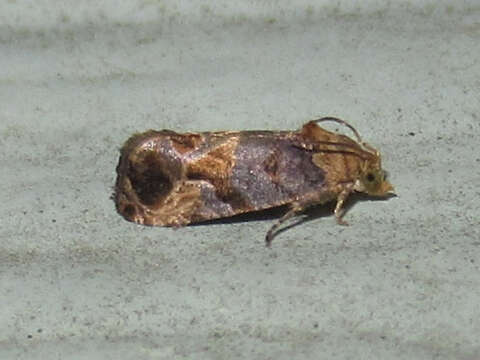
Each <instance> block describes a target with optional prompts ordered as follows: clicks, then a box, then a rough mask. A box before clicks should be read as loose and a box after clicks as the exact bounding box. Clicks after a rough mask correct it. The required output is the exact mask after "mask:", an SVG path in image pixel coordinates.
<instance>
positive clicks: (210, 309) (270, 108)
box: [0, 0, 480, 359]
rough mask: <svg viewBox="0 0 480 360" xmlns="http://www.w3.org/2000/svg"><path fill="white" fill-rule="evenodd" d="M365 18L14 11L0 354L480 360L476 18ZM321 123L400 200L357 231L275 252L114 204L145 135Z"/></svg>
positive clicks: (410, 13) (442, 12)
mask: <svg viewBox="0 0 480 360" xmlns="http://www.w3.org/2000/svg"><path fill="white" fill-rule="evenodd" d="M87 3H88V4H91V2H86V3H85V4H87ZM212 3H213V2H212ZM290 3H292V4H293V3H294V4H295V5H292V4H290ZM353 3H354V2H350V1H335V2H332V4H330V3H329V2H328V1H324V2H321V3H315V4H316V5H314V4H313V2H312V3H310V2H307V1H298V2H287V1H285V2H283V1H280V2H278V3H275V4H273V3H270V2H266V3H264V2H263V1H253V0H251V1H245V2H244V3H242V4H239V5H235V6H234V7H232V6H231V5H229V4H230V2H227V1H225V2H223V1H218V2H214V4H212V5H209V4H208V3H204V2H202V3H201V4H202V5H197V6H198V7H193V8H190V7H189V6H188V3H187V2H186V1H184V2H174V1H162V2H160V1H159V2H156V1H125V2H122V5H121V6H119V5H118V4H119V3H118V2H113V1H110V2H102V5H94V6H93V7H87V6H86V5H79V6H80V7H76V6H74V3H73V2H70V1H66V2H63V3H62V4H63V5H62V6H63V7H62V6H59V5H58V2H53V1H47V0H43V1H38V2H36V7H35V8H31V7H30V5H28V6H27V4H26V3H23V2H3V3H2V5H0V20H1V29H2V31H1V32H0V102H1V104H0V149H1V152H0V168H1V171H0V200H1V204H2V205H1V207H0V218H1V226H0V284H1V287H0V300H1V303H2V306H1V307H0V358H2V359H36V358H39V359H40V358H41V359H45V358H49V359H97V358H98V359H109V358H111V359H172V358H187V359H193V358H195V359H198V358H217V359H224V358H231V359H240V358H251V359H271V358H275V359H292V358H293V355H295V357H294V358H296V359H309V358H314V359H317V358H319V357H321V356H323V357H325V358H336V359H387V358H396V359H453V358H454V359H478V358H479V357H480V347H479V339H480V320H479V319H480V309H479V306H478V304H479V302H480V271H479V270H480V269H479V264H480V263H479V261H480V260H479V259H480V256H479V255H480V240H479V238H480V236H479V235H480V234H479V233H480V226H479V225H480V224H479V219H480V214H479V206H478V199H479V195H480V194H479V190H478V184H479V183H480V155H479V152H478V139H479V133H480V131H479V130H480V126H479V118H478V114H477V113H478V109H479V108H480V90H479V89H480V83H479V80H478V79H479V78H480V63H479V62H478V54H479V53H480V42H479V41H478V38H479V36H480V8H479V7H478V5H475V4H477V2H476V1H463V2H458V3H453V2H450V1H433V0H432V1H418V2H411V3H410V2H403V1H398V2H391V4H390V5H385V4H388V2H385V4H384V2H380V1H373V0H371V1H366V2H362V4H363V5H361V6H360V7H359V6H356V5H355V6H354V5H352V4H353ZM75 4H76V3H75ZM199 4H200V2H199ZM412 4H416V5H412ZM455 4H457V5H455ZM319 115H335V116H338V117H341V118H344V119H347V120H349V121H350V122H351V123H352V124H353V125H355V126H356V128H357V129H358V130H359V131H360V133H361V134H362V136H363V137H364V138H365V140H367V141H368V142H371V143H372V144H373V145H375V146H376V147H378V148H379V149H380V151H381V152H382V154H383V155H384V167H385V168H386V169H387V170H389V172H390V175H391V180H392V183H393V184H394V185H395V187H396V190H397V193H398V195H399V196H398V197H397V198H394V199H390V200H388V201H369V200H366V201H358V202H356V203H355V204H354V206H353V207H352V208H351V209H350V211H349V212H348V213H347V215H346V220H347V221H349V222H350V224H351V226H349V227H340V226H337V225H336V224H335V221H334V219H333V217H320V218H316V219H313V220H312V221H308V222H305V223H303V224H302V225H300V226H296V227H294V228H291V229H289V231H285V232H283V233H281V234H280V235H279V236H277V238H276V239H275V242H274V245H273V248H272V249H266V248H265V247H264V243H263V235H264V234H265V231H266V230H267V229H268V228H269V227H270V225H271V223H272V220H269V219H266V220H265V219H255V218H254V217H253V218H249V219H246V220H249V221H246V220H245V221H240V222H233V223H232V222H225V223H215V224H210V225H206V226H193V227H187V228H182V229H179V230H173V229H166V228H148V227H142V226H137V225H135V224H132V223H129V222H127V221H125V220H123V219H122V218H121V217H120V216H119V215H118V214H116V212H115V209H114V204H113V202H112V201H111V200H110V199H109V196H110V194H111V191H112V186H113V184H114V180H115V165H116V162H117V159H118V154H119V153H118V148H119V147H120V146H121V144H122V143H123V142H124V141H125V140H126V139H127V138H128V137H129V136H130V135H131V134H132V133H133V132H135V131H144V130H146V129H149V128H156V129H161V128H169V129H173V130H177V131H185V130H199V131H202V130H221V129H238V130H242V129H269V130H276V129H293V128H298V127H299V126H300V125H301V124H302V123H304V122H305V121H306V120H308V119H311V118H314V117H317V116H319ZM267 217H268V216H267Z"/></svg>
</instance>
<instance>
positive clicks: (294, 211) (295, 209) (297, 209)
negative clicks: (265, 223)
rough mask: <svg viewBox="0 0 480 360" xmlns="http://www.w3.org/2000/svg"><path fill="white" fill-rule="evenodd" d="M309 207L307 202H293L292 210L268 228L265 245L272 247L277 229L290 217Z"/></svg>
mask: <svg viewBox="0 0 480 360" xmlns="http://www.w3.org/2000/svg"><path fill="white" fill-rule="evenodd" d="M306 208H307V206H306V205H305V204H299V203H294V204H292V206H291V208H290V210H288V211H287V212H286V213H285V214H284V215H283V216H282V217H281V218H280V219H278V221H277V222H276V223H275V224H273V225H272V227H271V228H270V229H269V230H268V232H267V236H266V237H265V245H267V247H270V246H271V245H272V240H273V236H274V233H275V231H277V229H278V228H279V227H280V226H281V225H282V224H283V223H284V222H285V221H287V220H288V219H291V218H292V217H294V216H296V215H297V214H298V213H300V212H302V211H304V210H305V209H306Z"/></svg>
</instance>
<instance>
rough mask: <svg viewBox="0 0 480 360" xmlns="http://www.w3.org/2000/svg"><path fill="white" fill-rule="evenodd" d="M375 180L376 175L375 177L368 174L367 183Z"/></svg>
mask: <svg viewBox="0 0 480 360" xmlns="http://www.w3.org/2000/svg"><path fill="white" fill-rule="evenodd" d="M374 180H375V175H373V174H372V173H368V174H367V181H368V182H373V181H374Z"/></svg>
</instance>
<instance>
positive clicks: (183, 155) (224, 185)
mask: <svg viewBox="0 0 480 360" xmlns="http://www.w3.org/2000/svg"><path fill="white" fill-rule="evenodd" d="M326 121H330V122H336V123H338V124H341V125H343V126H346V127H347V128H349V129H350V130H351V131H352V132H353V134H354V135H355V139H352V138H350V137H348V136H346V135H343V134H338V133H336V132H331V131H328V130H326V129H324V128H322V127H321V126H319V123H322V122H326ZM120 152H121V154H120V160H119V163H118V166H117V175H118V176H117V180H116V184H115V192H114V195H113V198H114V201H115V203H116V208H117V211H118V212H119V213H120V214H121V215H122V216H123V217H124V218H125V219H127V220H129V221H133V222H135V223H138V224H145V225H159V226H175V227H179V226H184V225H187V224H191V223H197V222H202V221H206V220H211V219H219V218H225V217H230V216H233V215H237V214H241V213H245V212H251V211H257V210H262V209H267V208H273V207H277V206H281V205H288V210H287V211H286V212H285V214H284V215H283V216H282V217H280V218H279V219H278V221H276V223H274V224H273V225H272V226H271V227H270V229H269V230H268V232H267V234H266V244H267V246H270V244H271V242H272V239H273V236H274V234H275V233H276V231H277V230H278V229H279V227H280V226H281V225H282V224H283V223H284V222H285V221H287V220H288V219H290V218H292V217H294V216H296V215H298V214H301V213H302V212H304V211H305V209H307V208H309V207H311V206H313V205H318V204H325V203H327V202H330V201H336V206H335V211H334V213H335V218H336V220H337V223H339V224H346V223H345V221H344V220H343V219H342V216H343V212H344V210H343V205H344V203H345V201H346V200H347V198H348V196H349V195H350V194H351V193H353V192H361V193H366V194H368V195H372V196H380V197H386V196H388V195H389V194H393V186H392V185H391V184H390V183H389V182H388V181H387V179H386V172H385V171H384V170H383V169H382V165H381V156H380V153H379V152H378V151H377V150H376V149H375V148H373V147H372V146H370V145H369V144H367V143H365V142H363V141H362V139H361V137H360V135H359V134H358V132H357V130H356V129H355V128H354V127H353V126H351V125H350V124H348V123H347V122H346V121H344V120H341V119H338V118H334V117H324V118H321V119H316V120H312V121H310V122H307V123H306V124H304V125H303V127H302V128H301V129H300V130H297V131H218V132H202V133H183V134H180V133H177V132H174V131H171V130H161V131H154V130H149V131H147V132H144V133H141V134H135V135H133V136H132V137H131V138H130V139H128V140H127V141H126V143H125V144H124V145H123V147H122V148H121V151H120Z"/></svg>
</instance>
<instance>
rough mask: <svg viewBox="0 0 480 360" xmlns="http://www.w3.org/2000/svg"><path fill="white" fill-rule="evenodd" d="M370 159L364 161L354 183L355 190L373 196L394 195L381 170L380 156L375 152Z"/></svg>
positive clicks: (384, 172)
mask: <svg viewBox="0 0 480 360" xmlns="http://www.w3.org/2000/svg"><path fill="white" fill-rule="evenodd" d="M372 155H374V156H372V158H371V159H368V160H365V162H364V163H363V164H362V166H361V168H360V174H359V177H358V180H357V182H356V183H355V190H357V191H360V192H364V193H367V194H368V195H373V196H388V195H391V194H394V192H393V191H394V189H393V186H392V184H390V182H388V180H387V173H386V171H385V170H383V169H382V165H381V159H380V154H379V153H378V151H375V152H374V153H373V154H372Z"/></svg>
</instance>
